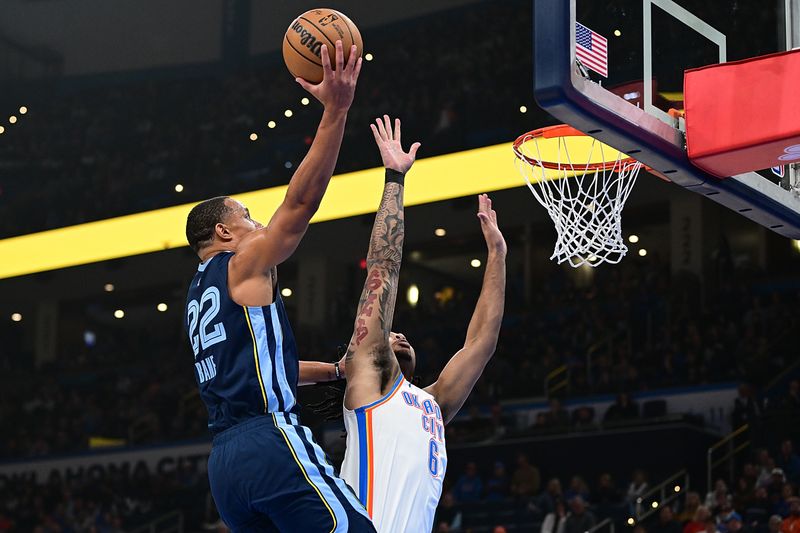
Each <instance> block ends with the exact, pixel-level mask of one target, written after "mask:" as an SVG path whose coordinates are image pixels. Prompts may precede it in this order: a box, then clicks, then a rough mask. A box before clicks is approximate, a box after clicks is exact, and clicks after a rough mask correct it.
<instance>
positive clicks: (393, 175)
mask: <svg viewBox="0 0 800 533" xmlns="http://www.w3.org/2000/svg"><path fill="white" fill-rule="evenodd" d="M405 179H406V175H405V174H403V173H402V172H398V171H396V170H394V169H392V168H387V169H386V183H399V184H400V185H403V182H404V181H405Z"/></svg>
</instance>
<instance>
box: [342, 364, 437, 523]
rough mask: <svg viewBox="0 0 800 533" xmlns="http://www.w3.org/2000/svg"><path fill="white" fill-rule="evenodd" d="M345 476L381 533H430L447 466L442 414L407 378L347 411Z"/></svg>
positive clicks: (345, 415) (429, 397)
mask: <svg viewBox="0 0 800 533" xmlns="http://www.w3.org/2000/svg"><path fill="white" fill-rule="evenodd" d="M344 425H345V428H346V429H347V450H346V451H345V454H344V462H343V463H342V473H341V475H342V478H343V479H344V480H345V481H346V482H347V484H348V485H350V487H351V488H352V489H353V490H354V491H355V493H356V496H358V499H359V500H361V503H362V504H364V506H365V507H366V508H367V513H369V515H370V516H371V517H372V522H373V524H375V529H376V530H377V531H378V532H379V533H396V532H401V531H402V532H412V531H413V532H414V533H417V532H420V533H421V532H425V533H427V532H429V531H431V530H432V529H433V516H434V514H435V513H436V506H437V504H438V503H439V497H440V496H441V495H442V481H443V480H444V472H445V469H446V468H447V450H446V449H445V440H444V422H443V421H442V411H441V409H439V405H438V404H437V403H436V400H434V398H433V396H432V395H430V394H428V393H427V392H425V391H424V390H422V389H420V388H419V387H416V386H414V385H412V384H411V383H409V382H408V381H406V380H405V379H403V376H402V374H401V375H400V376H399V377H398V378H397V381H395V383H394V386H393V387H392V390H391V391H389V393H388V394H387V395H386V396H384V397H383V398H381V399H380V400H378V401H375V402H373V403H371V404H369V405H366V406H364V407H359V408H358V409H356V410H355V411H350V410H349V409H347V408H345V409H344Z"/></svg>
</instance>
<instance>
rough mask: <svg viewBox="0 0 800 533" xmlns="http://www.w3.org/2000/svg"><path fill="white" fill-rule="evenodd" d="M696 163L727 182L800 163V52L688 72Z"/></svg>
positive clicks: (691, 150) (690, 146) (689, 139)
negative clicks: (734, 176)
mask: <svg viewBox="0 0 800 533" xmlns="http://www.w3.org/2000/svg"><path fill="white" fill-rule="evenodd" d="M683 91H684V103H685V107H686V144H687V151H688V154H689V159H690V160H691V161H692V163H693V164H694V165H695V166H697V167H699V168H701V169H702V170H705V171H706V172H708V173H710V174H713V175H715V176H718V177H721V178H724V177H728V176H733V175H734V174H742V173H744V172H749V171H752V170H761V169H765V168H769V167H774V166H779V165H786V164H789V163H800V50H794V51H791V52H781V53H778V54H772V55H768V56H761V57H755V58H752V59H746V60H743V61H736V62H732V63H724V64H720V65H712V66H708V67H702V68H697V69H692V70H687V71H686V72H685V73H684V77H683Z"/></svg>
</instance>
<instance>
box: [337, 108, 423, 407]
mask: <svg viewBox="0 0 800 533" xmlns="http://www.w3.org/2000/svg"><path fill="white" fill-rule="evenodd" d="M370 127H371V128H372V133H373V135H374V136H375V142H376V143H377V145H378V148H379V149H380V152H381V158H382V159H383V166H384V167H386V185H385V186H384V188H383V197H382V198H381V205H380V207H379V208H378V212H377V213H376V215H375V224H374V226H373V227H372V235H371V236H370V241H369V250H368V252H367V281H366V283H365V284H364V290H363V292H362V293H361V299H360V301H359V302H358V311H357V314H356V322H355V326H354V328H353V336H352V338H351V339H350V344H349V345H348V347H347V355H346V358H345V360H346V363H347V392H346V395H345V406H346V407H347V408H348V409H354V408H356V407H360V406H362V405H366V404H368V403H371V402H373V401H375V400H377V399H378V398H380V397H381V396H382V395H383V394H384V393H385V392H386V391H387V389H388V388H389V387H390V386H391V384H392V383H393V382H394V380H395V379H396V378H397V376H398V375H399V374H400V365H399V364H398V363H397V359H396V358H395V357H394V354H393V353H392V349H391V346H390V344H389V331H390V330H391V327H392V318H393V317H394V304H395V300H396V298H397V282H398V278H399V276H400V262H401V259H402V257H403V238H404V235H405V223H404V214H403V176H404V175H405V173H406V172H408V169H410V168H411V165H412V164H413V163H414V158H415V157H416V153H417V149H418V148H419V146H420V145H419V143H414V144H413V145H411V148H410V149H409V151H408V153H405V152H403V149H402V146H401V144H400V120H399V119H395V123H394V130H392V123H391V121H390V120H389V117H388V116H387V115H384V116H383V120H381V119H376V120H375V124H372V125H370Z"/></svg>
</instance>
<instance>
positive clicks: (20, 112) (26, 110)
mask: <svg viewBox="0 0 800 533" xmlns="http://www.w3.org/2000/svg"><path fill="white" fill-rule="evenodd" d="M27 112H28V108H27V107H25V106H22V107H20V108H19V114H20V115H24V114H25V113H27Z"/></svg>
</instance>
